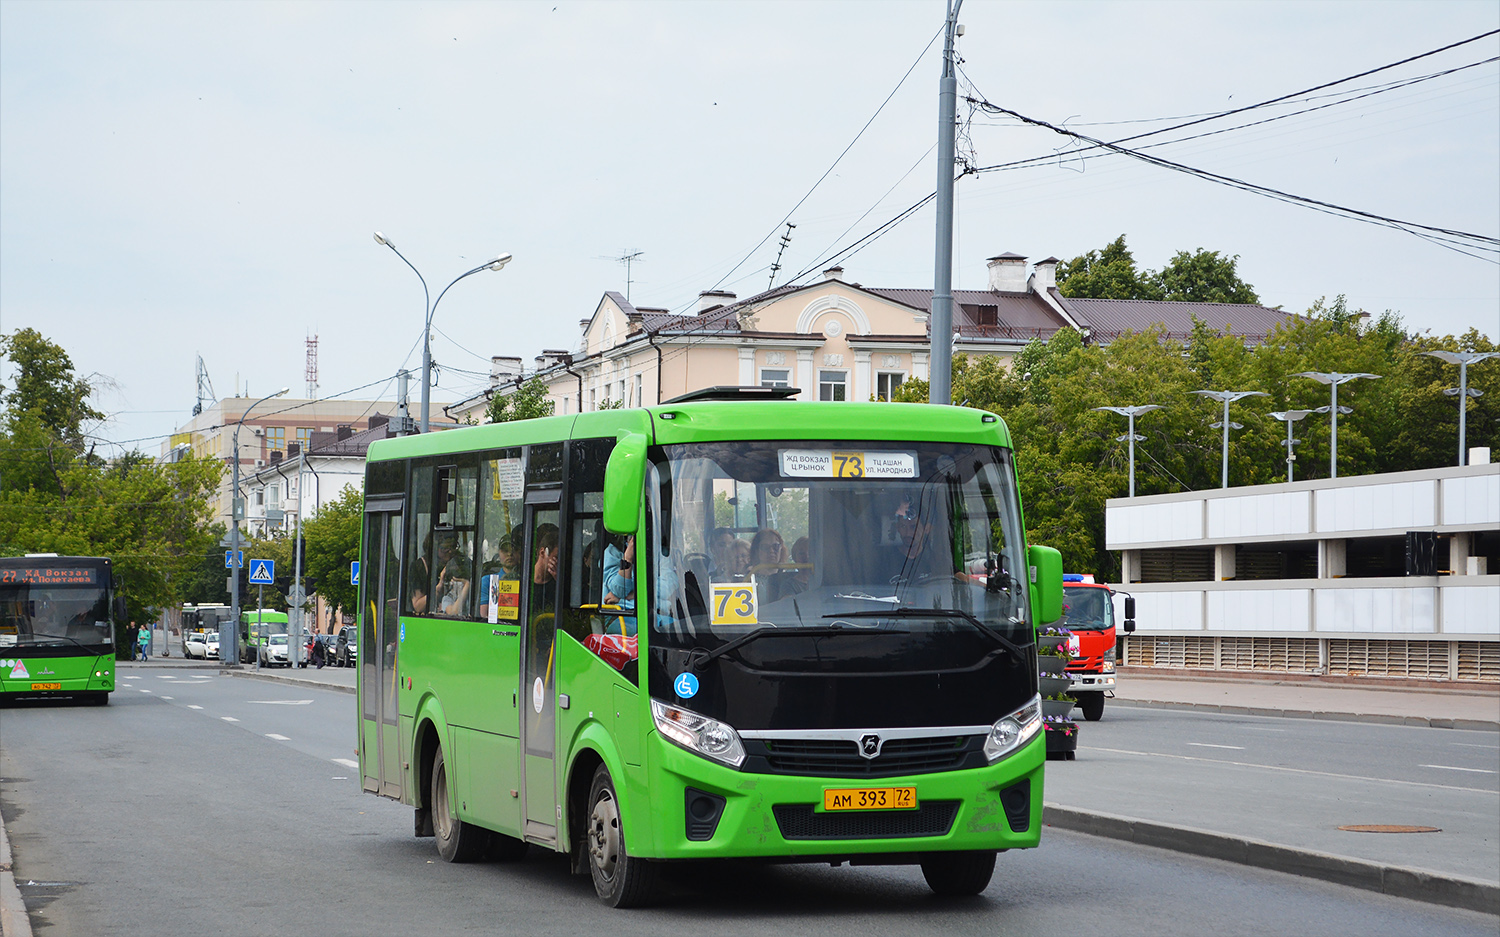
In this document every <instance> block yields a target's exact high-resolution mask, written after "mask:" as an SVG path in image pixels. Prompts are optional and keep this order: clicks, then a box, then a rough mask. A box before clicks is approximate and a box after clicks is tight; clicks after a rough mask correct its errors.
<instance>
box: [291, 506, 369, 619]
mask: <svg viewBox="0 0 1500 937" xmlns="http://www.w3.org/2000/svg"><path fill="white" fill-rule="evenodd" d="M363 519H364V495H363V494H362V493H361V492H360V490H359V489H358V488H356V487H354V486H353V485H348V486H346V487H345V488H344V490H343V492H341V493H340V494H339V496H338V498H337V499H336V500H334V501H330V502H329V503H327V504H325V505H323V507H322V508H321V509H320V510H319V511H318V513H317V514H316V515H315V516H313V517H311V518H309V519H308V521H307V523H306V524H304V525H303V528H302V538H303V540H304V541H305V542H306V544H305V546H304V547H303V564H304V565H305V574H306V575H309V576H315V577H317V580H318V583H317V591H318V594H319V595H320V596H322V597H323V599H324V600H325V601H327V602H328V604H329V606H330V607H331V608H343V609H344V610H345V611H353V610H354V607H355V603H356V602H357V601H358V587H356V586H353V585H351V584H350V583H349V564H350V563H353V562H354V561H355V560H358V559H359V536H360V522H361V521H362V520H363Z"/></svg>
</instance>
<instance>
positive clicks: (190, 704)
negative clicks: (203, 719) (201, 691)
mask: <svg viewBox="0 0 1500 937" xmlns="http://www.w3.org/2000/svg"><path fill="white" fill-rule="evenodd" d="M202 708H203V707H202V706H194V705H193V704H192V703H188V709H202Z"/></svg>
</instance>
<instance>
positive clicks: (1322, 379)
mask: <svg viewBox="0 0 1500 937" xmlns="http://www.w3.org/2000/svg"><path fill="white" fill-rule="evenodd" d="M1297 376H1298V377H1305V378H1308V379H1310V380H1314V381H1317V382H1318V383H1319V384H1327V385H1328V389H1329V391H1330V392H1331V393H1332V395H1333V397H1332V402H1331V403H1329V405H1328V477H1329V478H1338V477H1339V414H1340V413H1353V412H1354V409H1353V408H1352V407H1341V406H1339V385H1340V384H1344V383H1347V382H1349V381H1352V380H1356V379H1357V378H1370V379H1371V380H1379V379H1380V375H1379V374H1370V373H1367V372H1365V371H1360V372H1357V373H1354V374H1343V373H1341V372H1338V371H1303V372H1301V373H1300V374H1298V375H1297ZM1318 409H1319V410H1321V409H1322V408H1321V407H1319V408H1318Z"/></svg>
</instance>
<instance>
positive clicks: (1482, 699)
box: [1111, 667, 1500, 729]
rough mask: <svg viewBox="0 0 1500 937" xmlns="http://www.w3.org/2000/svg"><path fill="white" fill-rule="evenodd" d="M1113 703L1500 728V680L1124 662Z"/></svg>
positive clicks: (1245, 713) (1307, 717)
mask: <svg viewBox="0 0 1500 937" xmlns="http://www.w3.org/2000/svg"><path fill="white" fill-rule="evenodd" d="M1119 682H1120V687H1119V689H1117V690H1116V691H1115V699H1114V700H1112V701H1111V705H1120V704H1124V705H1135V706H1155V707H1160V708H1164V709H1208V710H1211V711H1215V712H1223V713H1234V714H1238V715H1257V716H1292V717H1300V718H1305V719H1341V720H1346V721H1356V722H1380V723H1388V724H1397V725H1415V726H1431V727H1434V728H1441V729H1500V684H1495V683H1455V684H1453V685H1452V687H1451V688H1450V687H1447V686H1442V687H1438V686H1435V685H1434V684H1431V683H1422V684H1420V685H1418V686H1413V687H1410V688H1408V687H1402V686H1399V685H1397V686H1370V685H1362V684H1350V683H1347V682H1345V681H1342V680H1340V679H1339V678H1318V677H1311V678H1309V677H1300V676H1298V677H1292V676H1288V677H1287V678H1286V679H1264V678H1263V677H1262V676H1261V675H1259V674H1257V675H1246V676H1237V675H1235V674H1231V673H1224V674H1221V675H1215V676H1213V677H1207V676H1198V675H1191V676H1188V675H1181V676H1178V675H1172V674H1170V672H1166V673H1164V672H1163V671H1161V670H1153V669H1150V668H1145V667H1131V668H1122V669H1121V671H1120V681H1119Z"/></svg>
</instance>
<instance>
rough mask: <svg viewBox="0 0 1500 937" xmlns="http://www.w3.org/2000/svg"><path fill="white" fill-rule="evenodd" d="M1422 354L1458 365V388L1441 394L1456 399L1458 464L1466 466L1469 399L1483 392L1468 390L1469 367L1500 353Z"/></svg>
mask: <svg viewBox="0 0 1500 937" xmlns="http://www.w3.org/2000/svg"><path fill="white" fill-rule="evenodd" d="M1422 354H1424V355H1428V356H1430V357H1433V358H1436V359H1438V360H1439V361H1446V362H1448V363H1449V364H1456V365H1458V386H1457V387H1449V388H1446V389H1444V390H1443V393H1445V394H1447V395H1448V396H1449V397H1453V396H1455V395H1456V396H1457V397H1458V464H1459V465H1468V464H1469V453H1468V450H1467V449H1465V440H1464V430H1465V429H1466V428H1467V423H1468V416H1469V398H1470V397H1475V398H1478V397H1483V396H1484V391H1482V390H1480V389H1479V388H1477V387H1476V388H1474V389H1473V390H1469V365H1471V364H1477V363H1478V362H1480V361H1483V360H1484V359H1486V358H1493V357H1495V356H1496V355H1500V351H1424V352H1422Z"/></svg>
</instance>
